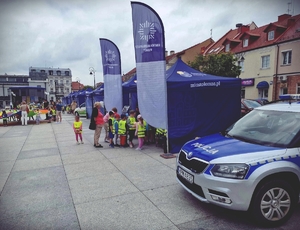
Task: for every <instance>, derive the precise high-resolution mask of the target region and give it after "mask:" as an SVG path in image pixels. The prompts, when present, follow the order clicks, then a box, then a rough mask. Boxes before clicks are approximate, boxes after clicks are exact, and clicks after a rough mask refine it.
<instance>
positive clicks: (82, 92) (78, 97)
mask: <svg viewBox="0 0 300 230" xmlns="http://www.w3.org/2000/svg"><path fill="white" fill-rule="evenodd" d="M75 100H76V102H77V106H80V105H81V104H82V103H84V102H85V90H80V91H78V92H77V93H76V94H75Z"/></svg>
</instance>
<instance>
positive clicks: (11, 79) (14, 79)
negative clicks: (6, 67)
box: [7, 77, 17, 82]
mask: <svg viewBox="0 0 300 230" xmlns="http://www.w3.org/2000/svg"><path fill="white" fill-rule="evenodd" d="M7 79H8V81H9V82H15V81H17V79H16V78H14V77H8V78H7Z"/></svg>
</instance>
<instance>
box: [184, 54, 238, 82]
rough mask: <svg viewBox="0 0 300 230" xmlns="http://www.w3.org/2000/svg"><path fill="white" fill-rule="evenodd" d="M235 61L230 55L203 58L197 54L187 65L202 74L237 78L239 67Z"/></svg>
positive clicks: (212, 55)
mask: <svg viewBox="0 0 300 230" xmlns="http://www.w3.org/2000/svg"><path fill="white" fill-rule="evenodd" d="M236 62H237V59H236V57H235V56H234V55H233V54H232V53H220V54H211V55H207V56H203V55H202V54H199V55H198V56H196V58H195V60H194V61H192V62H188V65H189V66H191V67H192V68H194V69H196V70H200V71H201V72H203V73H207V74H212V75H216V76H222V77H234V78H235V77H238V76H239V75H240V74H241V67H240V66H237V65H236Z"/></svg>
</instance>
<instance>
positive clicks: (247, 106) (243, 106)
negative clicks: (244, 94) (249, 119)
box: [241, 98, 261, 117]
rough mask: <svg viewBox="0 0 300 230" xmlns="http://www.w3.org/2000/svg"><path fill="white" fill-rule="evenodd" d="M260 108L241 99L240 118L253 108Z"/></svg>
mask: <svg viewBox="0 0 300 230" xmlns="http://www.w3.org/2000/svg"><path fill="white" fill-rule="evenodd" d="M259 106H261V104H260V103H258V102H257V101H254V100H251V99H243V98H242V99H241V117H243V116H245V115H246V114H247V113H249V112H250V111H252V110H253V109H254V108H256V107H259Z"/></svg>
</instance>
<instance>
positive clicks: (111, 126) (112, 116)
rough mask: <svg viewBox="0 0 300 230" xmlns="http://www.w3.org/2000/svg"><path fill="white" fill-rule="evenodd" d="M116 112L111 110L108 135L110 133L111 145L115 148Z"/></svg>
mask: <svg viewBox="0 0 300 230" xmlns="http://www.w3.org/2000/svg"><path fill="white" fill-rule="evenodd" d="M114 123H115V113H114V112H113V111H109V119H108V135H109V146H110V147H111V148H114V147H115V145H114V136H115V126H114Z"/></svg>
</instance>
